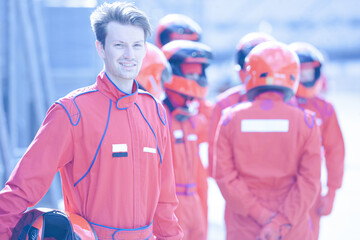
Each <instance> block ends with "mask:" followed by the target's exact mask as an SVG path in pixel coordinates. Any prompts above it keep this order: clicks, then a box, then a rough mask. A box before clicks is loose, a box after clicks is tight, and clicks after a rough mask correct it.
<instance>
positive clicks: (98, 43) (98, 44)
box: [95, 40, 105, 59]
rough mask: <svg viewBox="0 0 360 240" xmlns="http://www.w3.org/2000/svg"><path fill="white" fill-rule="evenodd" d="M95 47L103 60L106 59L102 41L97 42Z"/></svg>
mask: <svg viewBox="0 0 360 240" xmlns="http://www.w3.org/2000/svg"><path fill="white" fill-rule="evenodd" d="M95 46H96V50H97V52H98V54H99V56H100V57H101V58H102V59H104V58H105V49H104V46H103V44H102V43H101V42H100V41H98V40H96V42H95Z"/></svg>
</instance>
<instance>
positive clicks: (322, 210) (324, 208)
mask: <svg viewBox="0 0 360 240" xmlns="http://www.w3.org/2000/svg"><path fill="white" fill-rule="evenodd" d="M334 199H335V190H334V189H330V188H329V190H328V192H327V194H326V195H325V196H322V197H321V199H320V204H319V206H318V208H317V213H318V214H319V215H320V216H327V215H329V214H330V213H331V211H332V209H333V205H334Z"/></svg>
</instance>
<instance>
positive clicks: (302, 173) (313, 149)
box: [279, 116, 321, 225]
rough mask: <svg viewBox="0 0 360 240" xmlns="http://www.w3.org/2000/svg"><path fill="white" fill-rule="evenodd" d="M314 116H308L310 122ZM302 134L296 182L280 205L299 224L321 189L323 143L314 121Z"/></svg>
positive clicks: (304, 126)
mask: <svg viewBox="0 0 360 240" xmlns="http://www.w3.org/2000/svg"><path fill="white" fill-rule="evenodd" d="M309 118H314V116H311V117H308V120H307V121H308V122H311V121H312V122H315V119H313V120H309ZM302 126H303V128H302V129H301V130H302V131H301V133H300V134H301V136H302V139H303V141H300V143H302V147H301V148H300V152H299V155H300V161H299V165H298V170H297V177H296V181H295V184H294V185H293V186H292V188H291V189H290V191H289V193H288V195H287V197H286V198H285V200H284V202H283V204H282V205H280V207H279V212H280V213H281V214H282V215H284V216H285V217H286V218H287V219H288V220H289V222H290V223H291V224H292V225H294V224H297V223H298V221H299V220H300V218H301V217H303V216H304V214H305V213H306V212H308V211H309V209H310V207H311V206H312V205H313V203H314V201H315V198H316V196H317V194H318V191H319V189H320V172H321V171H320V168H321V143H320V130H319V128H318V126H317V125H316V124H315V123H314V124H313V126H312V128H310V127H309V126H308V125H307V124H305V123H304V124H303V125H302Z"/></svg>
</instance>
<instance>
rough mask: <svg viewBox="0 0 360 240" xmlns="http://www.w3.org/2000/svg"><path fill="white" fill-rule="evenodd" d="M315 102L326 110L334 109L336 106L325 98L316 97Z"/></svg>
mask: <svg viewBox="0 0 360 240" xmlns="http://www.w3.org/2000/svg"><path fill="white" fill-rule="evenodd" d="M314 101H316V103H317V104H319V105H320V106H322V107H323V108H325V109H333V108H334V106H333V104H332V103H331V102H330V100H328V99H326V98H325V97H322V96H316V97H314Z"/></svg>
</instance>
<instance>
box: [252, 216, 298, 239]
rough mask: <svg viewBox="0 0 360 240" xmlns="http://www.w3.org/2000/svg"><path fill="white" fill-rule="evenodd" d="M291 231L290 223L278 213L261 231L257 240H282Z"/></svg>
mask: <svg viewBox="0 0 360 240" xmlns="http://www.w3.org/2000/svg"><path fill="white" fill-rule="evenodd" d="M290 229H291V224H290V223H289V221H288V220H287V219H286V218H285V217H284V216H283V215H282V214H280V213H278V214H277V215H276V216H275V217H274V218H273V219H271V221H270V222H269V223H268V224H266V225H265V226H264V227H263V228H262V229H261V231H260V235H259V237H257V239H256V240H280V239H282V237H283V236H285V235H286V234H287V233H288V232H289V230H290Z"/></svg>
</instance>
